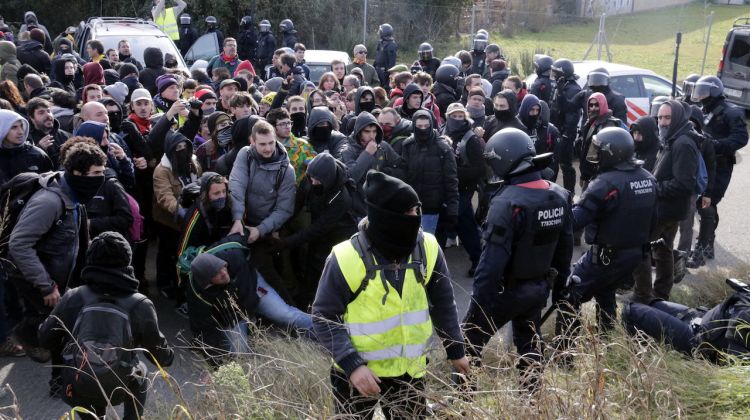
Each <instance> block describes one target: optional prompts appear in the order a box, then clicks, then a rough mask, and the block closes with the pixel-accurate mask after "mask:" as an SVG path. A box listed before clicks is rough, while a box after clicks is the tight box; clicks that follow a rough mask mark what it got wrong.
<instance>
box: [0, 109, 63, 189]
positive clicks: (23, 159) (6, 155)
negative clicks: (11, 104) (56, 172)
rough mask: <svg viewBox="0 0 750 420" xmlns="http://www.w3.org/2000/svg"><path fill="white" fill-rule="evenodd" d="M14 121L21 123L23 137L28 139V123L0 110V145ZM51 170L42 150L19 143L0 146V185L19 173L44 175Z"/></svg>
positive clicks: (14, 114) (30, 144) (49, 161)
mask: <svg viewBox="0 0 750 420" xmlns="http://www.w3.org/2000/svg"><path fill="white" fill-rule="evenodd" d="M16 121H21V122H22V124H23V126H24V131H25V137H26V138H28V133H29V123H28V121H27V120H26V119H25V118H23V117H22V116H21V115H19V114H16V113H15V112H12V111H7V110H0V143H2V139H5V136H6V135H7V134H8V131H10V128H11V127H12V126H13V124H15V123H16ZM52 168H53V166H52V161H51V160H50V158H49V157H48V156H47V154H46V153H44V150H42V149H40V148H38V147H36V146H34V145H33V144H32V143H30V142H24V143H21V144H20V145H18V146H16V147H5V145H2V144H0V185H2V184H4V183H5V182H6V181H8V180H10V179H11V178H13V177H14V176H16V175H18V174H20V173H21V172H36V173H44V172H48V171H51V170H52Z"/></svg>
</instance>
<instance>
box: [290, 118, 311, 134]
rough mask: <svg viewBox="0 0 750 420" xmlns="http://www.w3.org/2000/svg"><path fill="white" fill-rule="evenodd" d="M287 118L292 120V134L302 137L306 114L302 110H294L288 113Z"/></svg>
mask: <svg viewBox="0 0 750 420" xmlns="http://www.w3.org/2000/svg"><path fill="white" fill-rule="evenodd" d="M289 119H291V120H292V134H294V135H295V136H296V137H302V136H304V135H305V129H306V124H307V115H305V113H304V112H295V113H294V114H289Z"/></svg>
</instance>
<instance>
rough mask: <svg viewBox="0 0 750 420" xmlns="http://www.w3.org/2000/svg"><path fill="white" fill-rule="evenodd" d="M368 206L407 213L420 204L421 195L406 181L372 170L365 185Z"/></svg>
mask: <svg viewBox="0 0 750 420" xmlns="http://www.w3.org/2000/svg"><path fill="white" fill-rule="evenodd" d="M364 191H365V202H366V203H367V206H368V207H372V206H375V207H379V208H381V209H383V210H387V211H390V212H393V213H406V212H407V211H408V210H409V209H411V208H412V207H414V206H416V205H419V204H420V202H419V196H418V195H417V193H416V191H414V188H412V187H411V186H410V185H409V184H407V183H406V182H404V181H402V180H400V179H398V178H395V177H392V176H390V175H386V174H384V173H382V172H377V171H370V172H368V173H367V180H366V182H365V185H364Z"/></svg>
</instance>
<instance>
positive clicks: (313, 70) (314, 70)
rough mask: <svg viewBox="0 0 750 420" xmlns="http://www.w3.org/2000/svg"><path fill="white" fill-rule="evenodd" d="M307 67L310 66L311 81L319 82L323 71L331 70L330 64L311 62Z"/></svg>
mask: <svg viewBox="0 0 750 420" xmlns="http://www.w3.org/2000/svg"><path fill="white" fill-rule="evenodd" d="M307 67H309V68H310V81H311V82H313V83H315V84H317V83H318V81H319V80H320V78H321V77H323V73H325V72H328V71H331V65H330V64H310V63H307Z"/></svg>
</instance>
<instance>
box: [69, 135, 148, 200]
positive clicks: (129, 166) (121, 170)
mask: <svg viewBox="0 0 750 420" xmlns="http://www.w3.org/2000/svg"><path fill="white" fill-rule="evenodd" d="M106 130H107V125H105V124H102V123H99V122H96V121H84V122H83V123H82V124H81V125H80V126H78V128H77V129H76V131H74V132H73V134H74V135H76V136H83V137H91V138H92V139H94V140H95V141H96V144H98V145H101V143H102V138H103V137H104V132H105V131H106ZM107 141H108V142H109V143H114V144H116V145H118V146H120V147H121V148H122V149H123V151H124V152H125V156H124V157H123V158H122V159H117V158H115V156H114V155H113V154H112V153H109V151H108V150H102V151H103V152H104V154H105V155H107V168H109V169H111V170H112V171H113V173H114V174H115V175H116V176H117V179H118V180H119V181H120V182H121V183H122V185H124V186H126V187H128V188H130V187H132V186H133V185H134V184H135V169H134V167H133V161H131V160H130V158H129V157H128V152H129V151H130V150H129V148H128V146H127V144H125V143H124V142H122V141H120V138H119V136H118V135H117V134H115V133H109V137H108V139H107Z"/></svg>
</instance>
